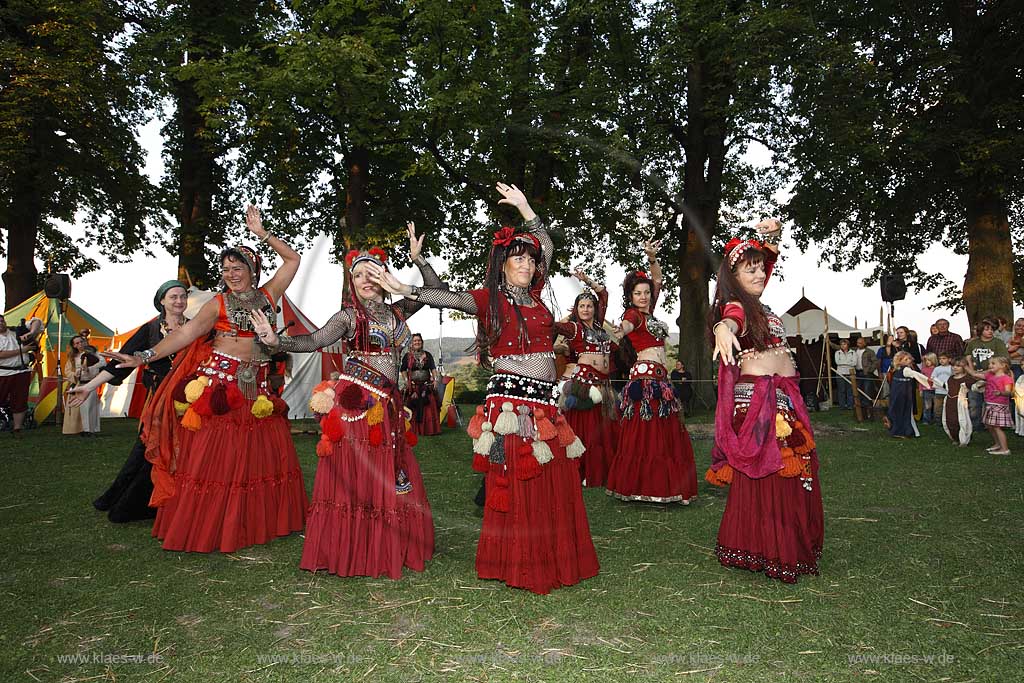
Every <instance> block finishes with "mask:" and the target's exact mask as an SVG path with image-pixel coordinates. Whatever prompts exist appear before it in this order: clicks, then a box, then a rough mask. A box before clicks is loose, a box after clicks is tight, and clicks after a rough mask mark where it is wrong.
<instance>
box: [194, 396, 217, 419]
mask: <svg viewBox="0 0 1024 683" xmlns="http://www.w3.org/2000/svg"><path fill="white" fill-rule="evenodd" d="M212 393H213V392H212V391H204V392H203V393H201V394H200V395H199V398H197V399H196V400H195V401H193V402H192V410H193V411H195V413H196V415H200V416H202V417H210V416H211V415H213V408H212V407H211V406H210V394H212Z"/></svg>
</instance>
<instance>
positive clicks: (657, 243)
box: [644, 240, 661, 260]
mask: <svg viewBox="0 0 1024 683" xmlns="http://www.w3.org/2000/svg"><path fill="white" fill-rule="evenodd" d="M658 249H661V240H644V253H645V254H647V258H649V259H651V260H653V259H655V258H657V257H658Z"/></svg>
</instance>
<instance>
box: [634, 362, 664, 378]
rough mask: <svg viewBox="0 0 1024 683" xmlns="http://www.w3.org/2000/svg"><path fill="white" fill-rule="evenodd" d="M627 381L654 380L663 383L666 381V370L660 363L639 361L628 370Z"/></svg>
mask: <svg viewBox="0 0 1024 683" xmlns="http://www.w3.org/2000/svg"><path fill="white" fill-rule="evenodd" d="M629 379H631V380H634V379H656V380H660V381H662V382H664V381H666V380H667V379H668V370H666V369H665V366H664V365H662V364H661V363H655V362H653V361H649V360H640V361H637V362H636V363H633V367H631V368H630V369H629Z"/></svg>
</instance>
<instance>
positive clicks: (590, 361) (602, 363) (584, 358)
mask: <svg viewBox="0 0 1024 683" xmlns="http://www.w3.org/2000/svg"><path fill="white" fill-rule="evenodd" d="M576 362H577V363H582V364H583V365H589V366H591V367H592V368H594V369H595V370H597V371H598V372H603V373H605V374H607V373H608V356H607V355H606V354H603V353H581V354H580V356H579V358H578V359H577V360H576Z"/></svg>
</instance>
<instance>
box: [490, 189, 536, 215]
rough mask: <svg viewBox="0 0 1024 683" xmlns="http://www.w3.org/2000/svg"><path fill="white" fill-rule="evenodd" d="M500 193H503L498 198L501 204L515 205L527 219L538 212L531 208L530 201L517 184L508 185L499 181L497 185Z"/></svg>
mask: <svg viewBox="0 0 1024 683" xmlns="http://www.w3.org/2000/svg"><path fill="white" fill-rule="evenodd" d="M495 188H497V190H498V193H499V194H500V195H501V199H499V200H498V203H499V204H506V205H508V206H514V207H516V208H517V209H519V214H520V215H521V216H522V217H523V218H524V219H525V220H530V219H532V218H533V217H534V216H536V215H537V214H535V213H534V212H533V209H531V208H530V202H529V200H527V199H526V195H525V194H523V191H522V190H520V189H519V188H518V187H516V186H515V185H506V184H505V183H498V184H496V185H495Z"/></svg>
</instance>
